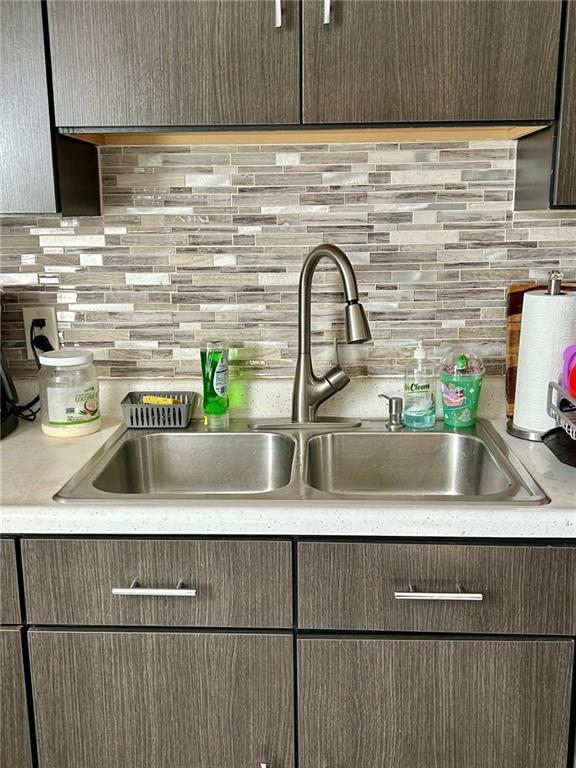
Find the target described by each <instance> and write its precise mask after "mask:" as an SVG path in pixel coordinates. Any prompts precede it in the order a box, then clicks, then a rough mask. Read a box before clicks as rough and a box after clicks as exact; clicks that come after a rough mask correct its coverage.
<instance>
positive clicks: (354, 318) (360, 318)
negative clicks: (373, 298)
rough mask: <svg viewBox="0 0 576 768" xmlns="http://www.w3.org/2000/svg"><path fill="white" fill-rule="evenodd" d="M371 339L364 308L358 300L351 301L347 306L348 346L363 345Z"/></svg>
mask: <svg viewBox="0 0 576 768" xmlns="http://www.w3.org/2000/svg"><path fill="white" fill-rule="evenodd" d="M371 338H372V334H371V333H370V326H369V325H368V320H367V318H366V313H365V312H364V307H363V306H362V304H360V302H359V301H358V299H353V300H352V301H349V302H348V303H347V304H346V341H347V342H348V344H363V343H364V342H365V341H370V339H371Z"/></svg>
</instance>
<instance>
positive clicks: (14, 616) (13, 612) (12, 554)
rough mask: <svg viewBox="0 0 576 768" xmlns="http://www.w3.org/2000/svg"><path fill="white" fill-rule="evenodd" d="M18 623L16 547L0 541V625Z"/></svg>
mask: <svg viewBox="0 0 576 768" xmlns="http://www.w3.org/2000/svg"><path fill="white" fill-rule="evenodd" d="M19 623H20V602H19V599H18V574H17V571H16V545H15V543H14V542H13V541H12V540H10V539H0V624H19Z"/></svg>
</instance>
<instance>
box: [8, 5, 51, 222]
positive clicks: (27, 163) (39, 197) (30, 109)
mask: <svg viewBox="0 0 576 768" xmlns="http://www.w3.org/2000/svg"><path fill="white" fill-rule="evenodd" d="M43 35H44V33H43V30H42V10H41V5H40V0H30V2H25V0H2V2H0V51H1V52H2V66H0V114H1V115H2V117H1V129H0V212H2V213H52V212H54V211H56V195H55V190H54V171H53V164H52V139H51V135H50V116H49V112H48V83H47V79H46V62H45V60H44V37H43Z"/></svg>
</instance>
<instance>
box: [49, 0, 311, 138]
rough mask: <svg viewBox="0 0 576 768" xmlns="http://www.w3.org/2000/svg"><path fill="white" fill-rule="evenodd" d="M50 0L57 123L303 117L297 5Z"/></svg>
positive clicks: (266, 0)
mask: <svg viewBox="0 0 576 768" xmlns="http://www.w3.org/2000/svg"><path fill="white" fill-rule="evenodd" d="M282 8H283V15H282V26H280V27H276V26H275V15H274V12H275V6H274V2H272V0H193V2H188V1H187V0H170V2H166V1H165V0H141V1H140V2H137V1H136V0H74V1H73V2H70V0H49V1H48V16H49V28H50V46H51V56H52V72H53V84H54V104H55V116H56V124H57V125H58V126H60V127H81V126H98V127H104V128H106V127H124V126H187V125H249V124H270V123H276V124H282V123H286V124H289V123H297V122H299V120H300V94H299V60H300V19H299V4H298V3H297V2H296V1H295V0H282Z"/></svg>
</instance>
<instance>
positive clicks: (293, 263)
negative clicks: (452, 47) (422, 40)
mask: <svg viewBox="0 0 576 768" xmlns="http://www.w3.org/2000/svg"><path fill="white" fill-rule="evenodd" d="M100 160H101V171H102V185H103V197H104V215H103V216H102V217H101V218H91V217H90V218H81V219H63V218H60V217H57V216H50V217H45V216H41V217H35V216H30V217H28V216H20V217H4V218H2V219H0V223H1V225H2V228H1V230H0V231H1V239H0V249H1V273H0V285H2V286H3V289H4V311H3V317H2V326H3V327H2V349H3V352H4V354H5V356H6V358H7V360H8V361H9V364H10V367H11V369H12V371H13V373H14V374H15V375H16V376H25V375H29V374H35V367H34V364H33V363H32V362H30V361H27V360H26V359H25V358H26V351H25V341H24V330H23V326H22V317H21V307H22V306H23V305H27V304H28V305H31V304H54V305H56V306H57V311H58V320H59V328H60V332H61V340H62V343H63V344H64V345H79V346H83V347H87V348H90V349H93V350H94V351H95V354H96V358H97V365H98V367H99V370H100V374H101V375H102V376H110V377H119V378H122V377H156V376H166V377H174V376H182V377H186V376H190V375H197V374H198V373H199V354H198V350H199V347H200V346H201V345H202V344H203V342H204V341H206V340H216V339H224V340H226V341H228V342H229V344H230V345H231V346H232V347H233V348H234V355H235V364H236V366H237V368H236V370H237V373H238V374H240V375H276V376H280V375H291V374H292V372H293V364H294V359H295V354H296V344H297V289H298V276H299V271H300V267H301V264H302V261H303V259H304V257H305V255H306V254H307V253H308V251H309V250H310V249H311V248H312V247H314V246H315V245H317V244H318V243H321V242H332V243H335V244H337V245H339V246H340V247H341V248H343V250H344V251H345V252H346V253H347V254H348V256H349V257H350V259H351V261H352V262H353V264H354V266H355V269H356V274H357V278H358V284H359V290H360V294H361V300H362V301H363V302H364V305H365V307H366V309H367V312H368V318H369V321H370V325H371V328H372V334H373V337H374V338H373V341H372V342H371V343H370V344H367V345H363V346H361V347H358V348H356V349H354V350H352V351H349V352H348V354H346V355H345V359H346V360H347V361H348V367H349V369H350V370H351V372H352V373H356V374H370V375H390V374H396V373H399V372H400V367H401V365H402V364H403V363H404V362H405V361H406V359H407V358H408V357H410V356H411V354H412V350H413V348H414V346H415V344H416V342H417V340H418V339H420V338H422V339H424V342H425V344H426V345H427V346H428V347H429V348H430V350H431V352H432V353H433V354H434V355H435V356H436V357H438V356H440V355H441V354H443V352H444V351H445V350H446V349H447V348H450V347H452V346H459V347H460V346H462V347H468V348H473V349H475V350H476V351H477V352H478V353H479V354H481V355H482V357H484V359H485V361H486V362H487V367H488V371H489V372H490V373H495V374H500V373H502V372H503V368H504V352H505V292H506V286H507V285H509V284H510V283H512V282H524V281H528V282H531V281H540V280H542V279H543V278H544V277H545V276H546V274H547V272H548V270H550V269H552V268H558V267H560V268H562V269H563V270H564V272H565V274H566V277H567V278H571V279H574V278H575V277H576V211H539V212H533V211H531V212H513V210H512V207H513V188H514V173H515V171H514V167H515V142H511V141H491V142H477V141H475V142H450V143H441V144H436V143H435V144H430V143H422V142H418V143H399V144H394V143H386V144H378V143H370V144H368V143H363V144H311V145H305V146H303V145H294V146H284V145H283V146H270V145H266V146H254V145H226V146H224V145H219V146H189V145H186V146H178V147H176V146H138V147H103V148H102V149H101V150H100ZM314 288H315V291H314V306H313V310H312V314H313V344H314V355H315V356H316V358H317V359H318V361H319V367H320V366H321V365H322V364H323V363H328V359H329V358H331V356H332V351H331V348H332V343H333V339H334V338H343V323H342V320H343V304H342V298H343V297H342V294H341V292H340V288H339V282H338V276H337V273H336V272H335V270H334V268H333V267H332V265H330V264H328V263H326V264H321V265H320V268H319V269H318V272H317V274H316V278H315V282H314Z"/></svg>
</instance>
